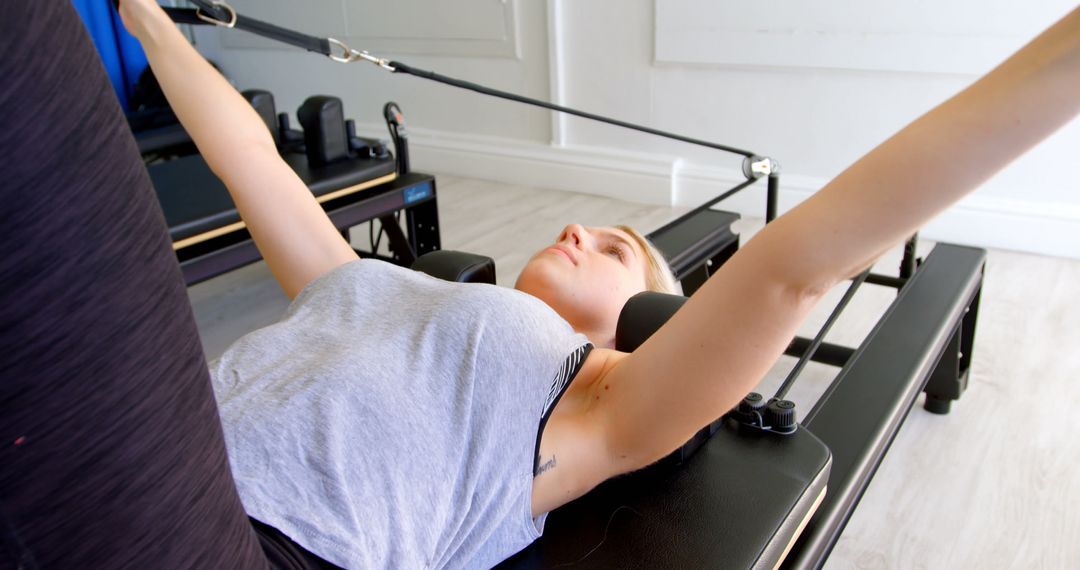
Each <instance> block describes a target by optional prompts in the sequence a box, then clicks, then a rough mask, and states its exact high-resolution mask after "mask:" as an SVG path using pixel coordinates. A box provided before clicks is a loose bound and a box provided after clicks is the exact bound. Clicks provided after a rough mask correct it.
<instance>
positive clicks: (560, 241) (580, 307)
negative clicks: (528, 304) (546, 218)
mask: <svg viewBox="0 0 1080 570" xmlns="http://www.w3.org/2000/svg"><path fill="white" fill-rule="evenodd" d="M644 255H645V253H644V252H643V251H642V250H641V247H640V246H639V245H638V244H637V243H636V242H635V241H634V239H633V238H631V237H630V236H629V235H628V234H627V233H626V232H624V231H622V230H619V229H617V228H586V227H583V226H581V225H578V224H570V225H568V226H566V228H564V229H563V231H562V233H560V234H559V237H558V238H557V239H556V240H555V244H554V245H551V246H549V247H546V248H544V249H542V250H540V251H539V252H537V253H536V254H535V255H533V257H532V259H530V260H529V262H528V264H526V265H525V269H523V270H522V271H521V275H519V276H518V280H517V283H516V284H515V285H514V287H515V288H516V289H518V290H520V291H524V292H525V293H529V294H530V295H533V296H535V297H538V298H539V299H541V300H542V301H544V302H545V303H547V304H548V305H549V306H551V308H553V309H555V311H556V312H558V313H559V314H560V315H562V317H563V318H564V319H566V320H567V321H568V322H569V323H570V324H571V326H573V327H574V329H575V330H577V331H578V332H581V333H584V334H585V335H587V336H589V339H590V340H591V341H592V342H593V343H594V344H596V345H597V346H611V345H612V344H613V343H614V339H615V325H616V324H617V323H618V320H619V312H620V311H622V308H623V305H625V304H626V301H627V300H628V299H629V298H630V297H632V296H633V295H635V294H637V293H640V292H642V291H644V290H645V289H646V283H645V268H646V266H647V264H646V260H645V257H644Z"/></svg>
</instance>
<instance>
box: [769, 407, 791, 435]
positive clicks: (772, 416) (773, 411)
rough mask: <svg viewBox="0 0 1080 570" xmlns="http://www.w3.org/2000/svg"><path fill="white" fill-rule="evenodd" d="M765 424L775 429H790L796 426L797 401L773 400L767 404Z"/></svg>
mask: <svg viewBox="0 0 1080 570" xmlns="http://www.w3.org/2000/svg"><path fill="white" fill-rule="evenodd" d="M765 425H767V426H769V427H770V428H772V429H773V430H779V431H788V430H791V429H794V428H795V402H792V401H790V400H773V401H771V402H769V404H768V405H767V406H765Z"/></svg>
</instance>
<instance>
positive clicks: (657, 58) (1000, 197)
mask: <svg viewBox="0 0 1080 570" xmlns="http://www.w3.org/2000/svg"><path fill="white" fill-rule="evenodd" d="M304 4H305V5H306V6H311V5H313V4H314V5H315V8H314V10H311V9H309V10H307V12H312V13H310V14H305V13H304V12H303V11H300V10H298V9H296V8H295V5H296V3H292V2H288V1H286V0H275V1H271V0H262V1H261V2H259V1H255V0H245V1H241V0H237V2H236V3H235V5H236V6H237V8H238V9H239V10H240V11H241V13H247V14H250V15H252V16H253V17H261V18H263V19H266V20H270V21H275V22H280V23H282V24H285V25H291V26H295V27H297V28H299V29H304V30H306V31H310V32H312V33H321V34H339V35H340V36H341V37H346V38H348V39H349V41H350V42H351V43H353V45H354V47H359V48H365V49H371V50H372V51H376V52H378V53H379V54H380V55H385V56H389V57H391V58H396V59H401V60H402V61H405V62H408V63H410V64H412V65H414V66H417V67H423V68H428V69H433V70H435V71H438V72H440V73H444V74H447V75H453V76H457V77H461V78H464V79H468V80H471V81H475V82H478V83H482V84H486V85H490V86H493V87H496V88H501V89H506V90H510V91H514V92H518V93H522V94H525V95H529V96H533V97H538V98H541V99H547V100H551V101H555V102H558V103H562V104H565V105H568V106H572V107H577V108H581V109H584V110H589V111H594V112H598V113H602V114H607V115H610V116H614V117H617V118H621V119H625V120H628V121H634V122H640V123H643V124H646V125H650V126H653V127H655V128H659V129H663V130H670V131H675V132H679V133H682V134H686V135H689V136H694V137H699V138H703V139H707V140H714V141H717V142H721V143H725V144H730V145H733V146H738V147H742V148H747V149H749V150H753V151H755V152H758V153H761V154H766V155H769V156H772V157H775V158H777V159H778V160H780V162H781V163H782V165H783V176H782V178H781V183H782V187H783V189H784V191H783V193H782V206H783V207H784V208H787V207H790V206H791V205H792V204H794V203H796V202H797V201H798V200H801V199H802V198H804V197H805V196H806V195H808V194H809V193H810V192H812V191H814V190H815V189H817V188H819V187H820V186H821V185H823V184H824V183H825V182H826V181H827V180H828V179H829V178H830V177H832V176H835V175H836V174H838V173H839V172H840V171H841V170H842V169H843V168H844V167H845V166H846V165H848V164H850V163H851V162H852V161H853V160H855V159H856V158H858V157H859V156H860V155H861V154H862V153H865V152H866V151H868V150H869V149H870V148H872V147H873V146H874V145H876V144H877V143H879V142H881V141H882V140H884V139H885V138H886V137H887V136H888V135H889V134H891V133H892V132H894V131H895V130H896V129H898V128H900V127H902V126H903V125H904V124H906V123H907V122H908V121H910V120H912V119H914V118H915V117H917V116H918V115H919V114H921V113H922V112H925V111H926V110H929V109H930V108H931V107H933V106H934V105H935V104H936V103H938V102H940V101H942V100H944V99H945V98H947V97H948V96H949V95H951V94H953V93H955V92H956V91H958V90H960V89H961V88H963V87H964V86H965V85H967V84H969V83H970V82H971V81H973V80H974V79H975V78H976V77H977V76H978V75H979V74H981V73H983V72H985V71H987V70H988V69H989V68H990V67H992V65H993V64H994V62H996V61H1000V59H1002V58H1003V57H1005V55H1007V54H1008V53H1009V52H1011V51H1012V50H1014V49H1016V48H1018V47H1019V46H1020V45H1022V44H1023V42H1024V41H1026V39H1029V38H1030V37H1032V36H1034V35H1035V34H1036V33H1037V32H1038V31H1039V30H1040V29H1041V28H1043V27H1045V26H1046V25H1049V23H1051V22H1052V21H1053V20H1054V19H1055V18H1057V17H1059V16H1060V15H1062V14H1064V13H1065V12H1067V11H1068V9H1069V8H1070V4H1071V2H1070V1H1065V0H1041V1H1040V2H1038V3H1030V4H1029V3H1017V2H1006V1H1005V0H980V1H977V0H939V1H937V2H918V3H912V2H900V1H899V0H893V1H891V2H875V3H873V4H872V5H871V4H867V3H864V2H859V1H858V0H841V1H838V2H833V3H830V4H829V5H828V6H822V5H820V4H806V3H805V2H800V1H797V0H771V1H764V0H763V1H762V2H756V3H730V2H722V3H718V2H712V1H710V0H655V2H646V1H641V0H639V1H636V2H633V1H626V0H590V1H588V2H580V1H579V2H573V1H566V0H547V1H546V2H539V1H537V0H533V1H523V0H505V1H500V0H471V1H469V2H461V3H460V4H456V6H458V8H459V9H458V10H455V11H454V12H445V11H444V12H442V13H431V14H428V13H427V12H425V11H423V10H421V8H422V7H423V6H425V5H427V6H442V3H434V2H429V3H426V4H425V3H423V2H422V0H412V1H410V2H405V3H401V2H399V3H381V4H376V3H373V2H370V1H369V0H320V1H318V2H307V3H304ZM864 5H865V6H864ZM418 14H419V15H418ZM508 18H509V20H508ZM478 22H479V23H478ZM508 22H509V23H508ZM360 24H362V25H360ZM226 33H228V34H233V35H234V36H233V37H235V35H237V34H240V32H226ZM222 37H223V36H222V34H221V32H219V31H217V30H200V31H199V33H198V41H199V45H200V49H201V50H202V51H203V52H204V53H206V54H207V55H209V56H210V57H212V58H215V59H216V60H218V61H219V62H220V63H221V64H222V66H223V67H224V69H225V70H226V73H227V74H229V75H230V77H231V78H233V79H234V80H235V82H236V83H237V85H238V87H240V88H249V87H256V86H257V87H264V88H268V89H270V90H271V91H273V92H274V94H275V96H276V98H277V100H278V106H279V108H280V109H281V110H289V111H295V108H296V107H297V106H298V105H299V104H300V103H301V102H302V100H303V99H304V98H305V97H307V96H308V95H312V94H315V93H328V94H334V95H338V96H340V97H342V98H343V99H344V100H345V106H346V111H347V113H348V114H349V116H352V117H355V118H357V120H358V122H360V123H362V124H363V125H364V129H362V130H365V131H367V132H369V133H372V134H378V133H383V132H385V131H384V130H383V129H382V127H381V118H380V116H379V110H380V109H381V105H382V103H383V102H384V101H386V100H389V99H393V100H395V101H397V102H398V103H400V104H401V105H402V107H403V109H404V110H405V112H406V114H407V117H408V120H409V126H410V129H411V132H412V136H413V149H414V150H413V156H414V165H415V167H416V168H417V169H421V170H422V169H428V170H432V171H437V172H445V173H453V174H461V175H466V176H471V177H477V178H488V179H493V180H499V181H507V182H514V183H518V184H526V185H534V186H540V187H550V188H560V189H568V190H576V191H582V192H590V193H596V194H603V195H612V196H623V197H626V198H628V199H633V200H638V201H644V202H652V203H678V204H684V205H693V204H696V203H699V202H701V201H703V200H704V199H705V198H706V197H708V196H710V195H712V194H715V193H717V192H718V191H719V190H721V189H723V188H726V187H727V186H730V185H731V184H733V183H735V182H737V181H738V180H740V178H741V177H740V175H739V174H738V167H739V163H740V160H739V159H738V157H734V156H729V155H725V154H723V153H719V152H717V151H711V150H708V149H702V148H696V147H692V146H689V145H685V144H682V143H676V142H671V141H665V140H661V139H657V138H653V137H649V136H648V135H643V134H637V133H632V132H628V131H623V130H621V129H616V128H615V127H610V126H607V125H600V124H596V123H591V122H587V121H585V120H582V119H578V118H573V117H570V118H567V117H564V116H555V117H552V116H549V114H548V113H546V112H544V111H540V110H536V109H532V108H527V107H524V106H521V105H515V104H512V103H505V102H501V101H498V100H495V99H491V98H489V97H484V96H480V95H475V94H472V93H468V92H463V91H455V90H453V89H451V88H449V87H444V86H441V85H437V84H432V83H427V82H422V81H421V80H418V79H414V78H410V77H403V76H394V75H391V74H388V73H386V72H384V71H381V70H379V69H377V68H375V67H373V66H370V65H361V64H351V65H349V66H342V65H338V64H333V63H332V62H329V61H326V60H325V59H323V58H320V57H318V56H315V55H313V54H308V53H303V52H300V51H297V50H293V49H291V48H269V49H268V48H267V47H266V46H267V44H259V43H258V42H253V41H250V40H245V41H240V40H236V39H233V38H228V39H226V40H224V41H223V40H222V39H221V38H222ZM425 38H429V39H428V40H426V41H425ZM472 44H475V45H479V46H480V47H478V48H469V47H468V45H472ZM260 45H261V47H260ZM507 46H510V47H509V48H508V47H507ZM395 50H396V51H395ZM470 50H472V51H470ZM448 54H449V55H448ZM1078 149H1080V121H1074V122H1073V123H1072V124H1070V125H1068V126H1067V127H1066V128H1064V129H1063V130H1062V131H1060V132H1059V133H1058V134H1056V135H1055V136H1054V137H1052V138H1051V139H1049V140H1048V141H1046V142H1045V143H1043V144H1042V145H1041V146H1040V147H1038V148H1037V149H1036V150H1035V151H1033V152H1031V153H1029V154H1028V155H1027V156H1025V157H1023V158H1022V159H1021V160H1019V161H1018V162H1017V163H1015V164H1014V165H1013V166H1011V167H1009V168H1008V169H1006V170H1005V171H1003V172H1002V173H1000V174H999V175H998V176H997V177H995V178H994V179H992V180H990V181H989V182H987V183H986V184H985V185H984V187H983V188H981V189H980V190H979V191H978V192H976V193H975V194H974V195H972V196H971V197H969V198H968V199H966V200H965V201H964V202H962V203H961V204H959V205H957V206H956V207H954V208H953V209H952V210H950V211H949V212H947V213H946V214H944V215H942V216H941V217H940V218H939V219H937V220H935V221H934V222H932V223H931V224H930V225H929V226H928V227H927V228H926V230H925V231H924V232H923V235H925V236H926V237H929V238H934V239H946V240H949V241H954V242H961V243H971V244H975V245H983V246H994V247H1004V248H1011V249H1018V250H1024V251H1033V252H1039V253H1046V254H1051V255H1065V256H1070V257H1075V258H1080V177H1078V176H1076V175H1075V174H1073V173H1072V172H1071V169H1073V168H1075V167H1076V166H1078V163H1080V160H1077V156H1078ZM760 200H761V197H760V193H759V194H757V195H753V194H745V195H742V196H740V197H738V198H737V199H736V200H735V201H734V202H732V203H728V204H726V207H728V208H729V209H735V210H738V211H741V212H743V213H744V214H748V215H758V216H760V215H761V212H762V210H763V206H762V205H761V202H760Z"/></svg>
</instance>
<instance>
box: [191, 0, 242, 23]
mask: <svg viewBox="0 0 1080 570" xmlns="http://www.w3.org/2000/svg"><path fill="white" fill-rule="evenodd" d="M211 4H213V5H214V7H215V8H224V9H225V10H227V11H228V12H229V21H228V22H223V21H221V20H218V19H217V18H211V17H210V16H207V15H206V14H203V11H202V8H196V9H195V16H196V17H198V18H199V19H200V20H202V21H204V22H207V23H210V24H214V25H215V26H221V27H223V28H233V27H235V26H236V10H235V9H233V7H232V6H229V5H228V4H226V3H225V2H221V1H220V0H214V1H213V2H211Z"/></svg>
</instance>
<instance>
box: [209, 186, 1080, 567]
mask: <svg viewBox="0 0 1080 570" xmlns="http://www.w3.org/2000/svg"><path fill="white" fill-rule="evenodd" d="M437 180H438V191H439V215H440V224H441V229H442V240H443V247H444V248H445V249H458V250H463V251H471V252H475V253H481V254H484V255H488V256H491V257H492V258H494V259H495V261H496V267H497V272H498V281H499V284H501V285H506V286H511V285H512V284H513V282H514V278H515V276H516V275H517V272H518V271H520V269H521V267H522V266H523V265H524V264H525V261H526V260H527V259H528V258H529V257H530V255H531V254H532V253H533V252H534V251H536V250H537V249H539V248H540V247H542V246H544V245H546V244H548V243H551V242H552V241H553V240H554V239H555V236H556V235H558V233H559V232H560V230H561V229H562V228H563V226H564V225H565V224H566V223H569V222H578V223H582V224H585V225H611V224H616V223H618V224H628V225H632V226H635V227H637V228H638V229H640V230H642V231H643V232H648V231H650V230H652V229H654V228H656V227H658V226H660V225H661V224H663V223H664V222H666V221H668V220H670V219H672V218H674V217H676V216H677V215H678V214H679V213H680V211H679V210H675V209H671V208H662V207H652V206H642V205H638V204H630V203H625V202H619V201H615V200H609V199H604V198H597V197H593V196H584V195H580V194H573V193H567V192H558V191H552V190H544V191H535V190H532V189H528V188H518V187H509V186H506V185H504V184H496V183H490V182H484V181H479V180H469V179H461V178H456V177H451V176H438V177H437ZM760 227H761V222H760V220H746V221H743V222H740V223H739V225H738V227H737V229H738V230H739V231H740V232H741V233H742V234H743V237H744V239H746V237H748V236H751V235H753V233H754V232H756V231H757V230H758V229H759V228H760ZM361 234H362V235H361ZM353 237H354V240H355V241H356V242H357V244H358V245H361V244H366V241H367V232H366V230H365V231H363V232H360V231H357V232H354V236H353ZM931 246H932V244H930V243H923V244H922V246H921V248H920V252H921V254H925V252H926V251H928V250H929V249H930V247H931ZM899 258H900V252H899V249H897V250H894V251H892V252H890V253H889V254H888V255H887V256H885V257H884V258H883V259H882V261H881V262H880V263H879V266H878V270H879V271H881V272H888V273H892V274H895V268H896V266H897V265H898V263H899ZM841 293H842V291H841V290H839V289H838V290H836V291H833V293H832V295H831V296H830V299H827V300H826V301H825V302H823V303H822V305H821V307H819V310H818V311H817V312H815V314H814V315H813V316H812V317H811V318H810V319H809V320H808V322H807V323H806V324H805V326H804V327H803V329H802V331H801V332H800V334H803V335H812V334H813V333H814V332H816V330H817V327H818V326H820V323H821V322H822V321H823V320H824V318H825V316H826V315H827V314H828V312H829V311H830V309H831V305H832V304H833V303H835V301H836V299H838V298H839V296H840V295H841ZM189 295H190V297H191V301H192V306H193V307H194V308H195V314H196V319H197V321H198V324H199V330H200V333H201V335H202V340H203V345H204V347H205V349H206V353H207V356H208V358H216V357H217V356H218V355H220V354H221V352H222V351H223V350H225V348H226V347H227V346H228V345H229V344H230V343H231V342H232V341H234V340H235V339H236V338H238V337H239V336H241V335H243V334H245V333H247V332H249V331H251V330H254V329H256V328H258V327H261V326H265V325H268V324H270V323H272V322H274V321H275V320H277V318H278V317H279V316H280V315H281V313H282V312H283V311H284V309H285V308H286V306H287V305H288V301H287V299H286V298H285V297H284V295H283V294H282V293H281V291H280V289H278V287H277V285H276V283H274V281H273V279H272V278H271V276H270V274H269V272H268V271H267V269H266V266H265V264H263V263H258V264H255V265H252V266H249V267H247V268H244V269H241V270H238V271H234V272H232V273H229V274H227V275H224V276H222V277H219V278H216V279H213V280H211V281H208V282H206V283H203V284H200V285H196V286H194V287H191V288H190V289H189ZM893 295H894V293H893V292H891V291H890V290H887V289H884V288H879V287H872V286H867V287H864V288H863V289H862V290H860V293H859V295H858V296H856V299H855V301H854V302H853V303H852V305H851V307H850V308H849V309H848V310H847V311H846V312H845V314H844V316H843V317H842V318H841V319H840V321H839V322H838V323H837V325H836V327H835V328H834V329H833V332H832V333H831V334H830V335H829V337H828V340H829V341H830V342H835V343H838V344H846V345H849V346H854V345H856V344H858V342H859V341H860V340H861V338H862V337H863V336H865V335H866V333H867V332H868V331H869V330H870V328H871V327H872V326H873V324H874V323H875V322H876V321H877V319H878V318H879V317H880V315H881V313H882V312H883V311H884V309H885V307H886V306H887V305H888V303H889V302H890V300H891V299H892V297H893ZM1078 301H1080V261H1071V260H1062V259H1055V258H1046V257H1039V256H1033V255H1024V254H1017V253H1011V252H1004V251H991V252H990V255H989V261H988V268H987V276H986V283H985V285H984V290H983V299H982V306H981V310H980V315H979V325H978V330H977V334H976V342H975V349H974V355H973V358H974V361H973V369H972V374H971V379H970V384H969V387H968V391H967V392H966V393H965V395H964V397H963V398H962V399H961V400H960V401H959V402H957V403H956V404H954V406H953V412H952V413H951V414H950V415H947V416H936V415H932V414H929V413H926V412H925V411H923V410H922V409H921V407H917V408H916V409H914V410H913V411H912V413H911V415H910V416H909V418H908V420H907V423H906V424H905V426H904V428H903V429H902V430H901V432H900V434H899V435H898V436H897V438H896V441H895V442H894V444H893V447H892V449H891V451H890V452H889V454H888V456H887V457H886V458H885V461H884V463H883V464H882V466H881V468H880V470H879V471H878V473H877V476H876V477H875V478H874V480H873V482H872V483H871V485H870V487H869V489H868V490H867V493H866V495H865V496H864V497H863V500H862V503H861V504H860V505H859V507H858V509H857V510H856V512H855V515H854V516H853V518H852V519H851V521H850V523H849V524H848V526H847V529H846V530H845V532H844V535H843V537H842V538H841V540H840V542H839V543H838V544H837V546H836V548H835V550H834V551H833V553H832V556H831V557H830V559H829V561H828V564H827V565H826V567H827V568H830V569H846V568H898V569H908V568H995V569H996V568H1055V569H1056V568H1080V429H1078V428H1077V426H1078V425H1080V419H1074V418H1072V417H1071V415H1069V414H1070V413H1071V412H1069V410H1071V408H1072V404H1073V400H1072V398H1074V397H1076V396H1077V395H1080V389H1078V388H1077V382H1078V381H1080V326H1078V325H1077V323H1080V302H1078ZM718 326H723V324H722V323H720V324H718ZM793 364H794V359H789V358H784V359H782V360H781V361H780V362H778V363H777V365H776V366H775V367H774V369H773V370H772V372H771V373H770V374H769V376H768V377H767V378H765V379H764V380H763V381H762V387H761V391H763V392H765V391H768V389H769V388H770V387H773V388H775V386H777V385H778V384H779V383H780V382H781V381H782V379H783V377H784V376H785V374H786V373H787V371H788V369H790V367H791V366H792V365H793ZM834 374H835V369H832V368H830V367H827V366H824V365H817V364H811V365H810V366H809V367H808V368H807V370H806V372H804V374H803V376H802V379H801V380H800V381H799V383H798V384H797V385H796V387H795V389H794V390H792V392H791V393H790V394H789V397H790V398H791V399H793V400H794V401H795V402H796V403H797V404H798V405H799V407H800V409H803V410H808V409H809V408H810V407H811V406H812V405H813V402H814V401H815V400H816V399H817V398H818V396H819V395H820V394H821V392H822V391H823V390H824V389H825V387H826V386H827V384H828V382H829V381H830V380H831V378H832V376H833V375H834ZM1070 386H1073V387H1072V388H1070ZM718 567H722V562H719V561H718Z"/></svg>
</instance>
